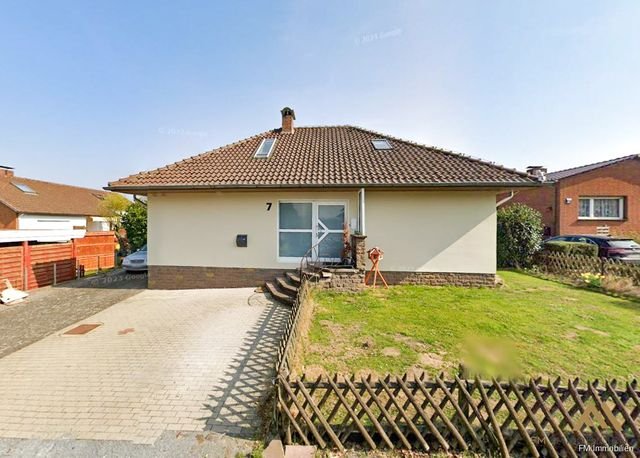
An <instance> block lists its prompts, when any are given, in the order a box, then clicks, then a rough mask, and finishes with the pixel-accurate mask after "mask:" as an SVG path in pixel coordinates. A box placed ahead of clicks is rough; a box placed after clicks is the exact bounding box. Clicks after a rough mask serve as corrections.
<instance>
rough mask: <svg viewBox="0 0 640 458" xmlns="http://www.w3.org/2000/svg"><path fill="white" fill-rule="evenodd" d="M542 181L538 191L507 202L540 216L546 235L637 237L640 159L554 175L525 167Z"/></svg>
mask: <svg viewBox="0 0 640 458" xmlns="http://www.w3.org/2000/svg"><path fill="white" fill-rule="evenodd" d="M527 171H528V172H529V173H530V174H531V175H534V176H541V175H542V176H546V184H545V186H542V187H540V188H536V189H529V190H522V191H520V192H518V193H517V194H516V195H515V197H514V198H513V199H512V200H511V202H510V204H511V203H515V202H521V203H524V204H526V205H529V206H530V207H533V208H535V209H536V210H538V211H539V212H540V213H542V218H543V222H544V225H545V233H546V235H564V234H596V233H607V232H608V233H611V234H631V233H638V232H640V155H637V154H634V155H631V156H625V157H621V158H617V159H611V160H608V161H603V162H598V163H596V164H589V165H584V166H581V167H575V168H571V169H567V170H561V171H559V172H552V173H548V174H547V173H546V170H545V169H544V168H543V167H529V168H528V169H527Z"/></svg>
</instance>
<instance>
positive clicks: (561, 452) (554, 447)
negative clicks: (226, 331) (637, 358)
mask: <svg viewBox="0 0 640 458" xmlns="http://www.w3.org/2000/svg"><path fill="white" fill-rule="evenodd" d="M309 295H310V286H309V283H308V282H307V281H305V280H304V279H303V283H302V286H301V288H300V289H299V294H298V297H297V299H296V301H295V302H294V305H293V308H292V311H291V315H290V317H289V320H288V322H287V323H286V326H285V331H284V335H283V337H282V340H281V342H280V346H279V349H278V354H277V361H276V370H277V378H276V381H275V386H276V401H275V418H276V425H277V428H278V432H279V434H280V436H281V437H282V439H283V440H284V442H285V443H286V444H295V443H303V444H307V445H316V446H318V447H320V448H323V449H324V448H331V449H338V450H341V451H342V450H345V449H346V448H348V447H362V448H365V449H379V448H380V449H407V450H419V451H426V452H436V451H440V452H447V453H460V452H465V451H470V452H479V453H488V454H499V455H501V456H511V455H514V456H522V455H528V456H553V457H557V456H571V457H577V456H585V455H587V456H592V457H596V456H611V457H614V456H619V454H620V452H628V455H629V456H633V455H632V454H633V452H629V451H630V450H635V453H637V452H638V450H639V447H640V431H639V429H640V391H639V390H638V384H637V381H636V380H633V381H632V382H628V383H624V384H618V383H617V382H616V381H615V380H612V381H610V382H605V383H604V385H601V384H600V383H599V382H598V381H594V382H586V383H581V382H580V381H579V380H577V379H576V380H573V381H569V382H568V383H567V384H564V385H563V384H561V381H560V379H558V380H556V381H555V382H553V383H551V382H547V383H543V382H542V380H541V379H536V380H530V381H529V382H528V383H523V382H505V381H499V380H495V379H494V380H491V381H481V380H479V379H475V380H467V379H464V378H463V377H461V376H456V377H454V378H453V379H450V380H446V379H444V377H443V376H440V377H434V378H432V379H427V378H425V376H424V375H422V376H419V377H415V376H413V377H409V376H408V375H406V374H405V375H404V376H394V375H387V376H384V377H376V378H374V377H372V376H368V377H359V378H357V377H355V376H353V375H350V376H339V375H323V376H320V377H318V378H316V379H313V380H308V379H306V378H305V376H302V377H299V378H298V377H292V376H291V367H292V361H293V360H294V359H295V355H296V352H297V351H298V346H299V345H300V340H301V339H300V338H301V334H302V333H303V332H304V329H303V322H305V321H306V320H305V318H306V316H307V314H310V313H312V311H311V304H310V301H309V300H308V299H309Z"/></svg>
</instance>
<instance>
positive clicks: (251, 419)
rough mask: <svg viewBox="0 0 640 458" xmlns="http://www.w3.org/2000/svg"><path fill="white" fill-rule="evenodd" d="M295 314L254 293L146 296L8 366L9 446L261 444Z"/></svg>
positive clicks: (2, 404)
mask: <svg viewBox="0 0 640 458" xmlns="http://www.w3.org/2000/svg"><path fill="white" fill-rule="evenodd" d="M288 313H289V310H288V309H287V308H285V307H283V306H280V305H278V304H275V303H273V302H271V301H270V300H268V299H267V297H266V296H265V295H264V294H262V293H255V292H254V291H253V290H252V289H215V290H188V291H143V292H142V293H140V294H137V295H135V296H133V297H131V298H129V299H126V300H124V301H122V302H120V303H118V304H116V305H114V306H112V307H110V308H108V309H106V310H103V311H102V312H100V313H97V314H95V315H93V316H91V317H90V318H87V319H84V320H82V321H81V322H80V323H76V324H100V326H99V327H98V328H96V329H95V330H93V331H91V332H89V333H88V334H85V335H75V336H69V335H63V332H64V331H66V330H68V329H70V328H73V327H75V325H74V326H70V327H68V328H67V329H65V330H63V331H61V332H57V333H55V334H53V335H51V336H49V337H47V338H45V339H43V340H41V341H39V342H37V343H35V344H33V345H30V346H28V347H26V348H23V349H22V350H19V351H17V352H15V353H12V354H10V355H8V356H6V357H4V358H2V359H0V437H6V438H29V439H37V440H50V439H98V440H116V441H119V440H127V441H132V442H134V443H141V444H150V443H153V442H154V441H156V439H158V437H160V435H161V434H162V433H163V432H165V431H174V432H178V431H186V432H189V431H191V432H199V431H204V432H213V433H224V434H228V435H232V436H236V437H251V436H252V435H254V434H255V432H256V429H257V426H258V425H259V419H258V415H257V412H256V407H257V405H258V404H259V402H260V401H261V400H262V398H263V397H264V395H265V392H266V389H267V388H268V386H269V384H270V382H271V378H272V377H273V368H272V365H273V360H274V358H275V351H276V348H277V342H278V340H279V338H280V335H281V332H282V328H283V326H284V323H285V320H286V318H287V316H288Z"/></svg>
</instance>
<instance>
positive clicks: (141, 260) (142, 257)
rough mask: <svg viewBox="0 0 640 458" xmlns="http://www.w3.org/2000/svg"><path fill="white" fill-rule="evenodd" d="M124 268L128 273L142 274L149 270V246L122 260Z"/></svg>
mask: <svg viewBox="0 0 640 458" xmlns="http://www.w3.org/2000/svg"><path fill="white" fill-rule="evenodd" d="M122 267H123V268H124V270H125V271H127V272H142V271H145V270H147V245H145V246H143V247H142V248H140V249H139V250H138V251H136V252H135V253H131V254H130V255H129V256H127V257H126V258H124V259H123V260H122Z"/></svg>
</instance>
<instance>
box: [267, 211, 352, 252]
mask: <svg viewBox="0 0 640 458" xmlns="http://www.w3.org/2000/svg"><path fill="white" fill-rule="evenodd" d="M281 203H284V204H309V203H310V204H311V229H285V231H286V232H311V246H316V244H318V243H319V241H321V240H323V239H324V238H325V237H326V236H327V235H328V234H331V233H334V234H335V233H338V232H340V233H342V232H343V231H344V229H340V230H337V229H331V230H330V229H326V230H325V231H324V236H323V237H322V238H321V239H320V240H319V239H318V223H319V221H318V207H319V206H320V205H342V206H343V207H344V223H343V225H344V224H347V222H348V220H349V219H348V218H349V202H348V201H346V200H342V201H336V200H322V199H286V200H279V201H278V208H277V214H276V218H277V230H276V254H277V256H278V262H283V263H299V262H300V260H301V259H302V258H298V257H282V256H280V204H281ZM323 226H324V225H323ZM325 228H326V226H325ZM312 255H313V253H312ZM313 260H314V261H320V262H338V261H340V260H341V259H340V258H318V257H315V256H314V259H313Z"/></svg>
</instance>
